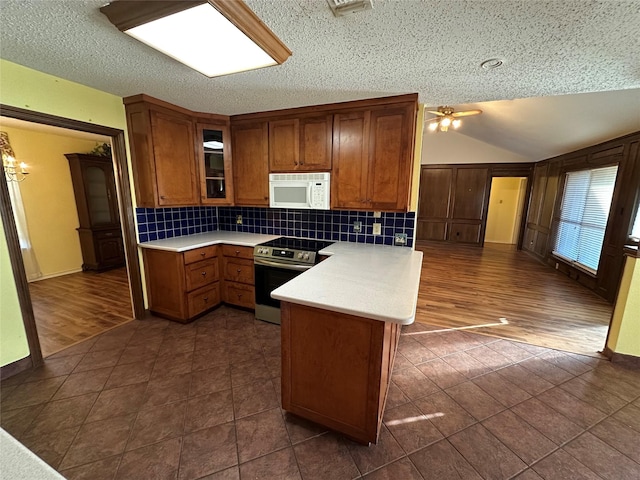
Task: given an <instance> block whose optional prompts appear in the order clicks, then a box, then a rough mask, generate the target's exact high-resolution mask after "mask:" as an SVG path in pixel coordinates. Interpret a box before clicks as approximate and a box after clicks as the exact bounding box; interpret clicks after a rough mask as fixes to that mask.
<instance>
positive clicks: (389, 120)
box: [367, 106, 415, 211]
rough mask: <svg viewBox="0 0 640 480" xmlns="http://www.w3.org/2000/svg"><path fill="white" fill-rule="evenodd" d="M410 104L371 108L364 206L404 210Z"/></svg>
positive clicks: (408, 171)
mask: <svg viewBox="0 0 640 480" xmlns="http://www.w3.org/2000/svg"><path fill="white" fill-rule="evenodd" d="M414 116H415V111H414V108H413V106H411V107H409V106H407V107H398V108H388V109H387V108H385V109H375V110H373V111H372V112H371V138H370V151H369V158H370V160H369V176H368V184H369V188H368V194H367V206H368V207H369V208H370V209H372V210H385V211H392V210H396V211H406V210H407V207H408V205H409V191H410V188H411V178H412V175H411V167H412V162H411V159H412V158H413V148H412V147H413V129H414V124H415V118H414Z"/></svg>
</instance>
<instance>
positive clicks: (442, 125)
mask: <svg viewBox="0 0 640 480" xmlns="http://www.w3.org/2000/svg"><path fill="white" fill-rule="evenodd" d="M427 112H429V113H432V114H434V115H437V117H436V118H432V119H431V120H427V121H428V122H429V126H428V128H429V130H430V131H432V132H448V131H449V127H452V128H453V129H456V130H457V129H458V128H459V127H460V125H462V120H460V119H459V118H458V117H469V116H471V115H479V114H480V113H482V110H467V111H464V112H455V111H454V110H453V107H438V109H437V110H427Z"/></svg>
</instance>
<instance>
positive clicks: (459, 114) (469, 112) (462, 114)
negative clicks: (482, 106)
mask: <svg viewBox="0 0 640 480" xmlns="http://www.w3.org/2000/svg"><path fill="white" fill-rule="evenodd" d="M481 113H482V110H466V111H464V112H453V113H452V115H453V116H454V117H470V116H471V115H480V114H481Z"/></svg>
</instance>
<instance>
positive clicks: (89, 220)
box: [65, 153, 125, 270]
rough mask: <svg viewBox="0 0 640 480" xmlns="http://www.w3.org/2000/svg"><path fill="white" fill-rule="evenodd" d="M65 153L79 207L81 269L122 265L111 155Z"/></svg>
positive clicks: (120, 236)
mask: <svg viewBox="0 0 640 480" xmlns="http://www.w3.org/2000/svg"><path fill="white" fill-rule="evenodd" d="M65 157H67V160H68V161H69V169H70V171H71V182H72V184H73V193H74V196H75V200H76V208H77V211H78V222H79V228H78V229H77V230H78V236H79V238H80V249H81V251H82V261H83V263H82V269H83V270H106V269H108V268H115V267H121V266H123V265H124V264H125V257H124V245H123V240H122V231H121V228H120V216H119V214H118V197H117V194H116V185H115V178H114V174H113V161H112V159H111V157H101V156H97V155H88V154H80V153H72V154H67V155H65Z"/></svg>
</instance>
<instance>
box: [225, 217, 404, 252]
mask: <svg viewBox="0 0 640 480" xmlns="http://www.w3.org/2000/svg"><path fill="white" fill-rule="evenodd" d="M238 215H242V224H241V225H239V224H237V223H236V219H237V217H238ZM358 221H359V222H362V231H361V232H360V233H355V232H354V231H353V222H358ZM374 223H380V224H381V227H380V229H381V234H380V235H373V224H374ZM218 229H219V230H229V231H238V232H251V233H266V234H271V235H285V236H288V237H303V238H316V239H319V240H334V241H342V242H358V243H375V244H380V245H383V244H384V245H393V238H394V235H395V234H396V233H405V234H406V235H407V246H409V247H410V246H412V245H413V239H414V231H415V212H408V213H387V212H382V214H381V217H380V218H374V216H373V212H359V211H347V210H297V209H282V208H257V207H219V208H218Z"/></svg>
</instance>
